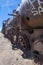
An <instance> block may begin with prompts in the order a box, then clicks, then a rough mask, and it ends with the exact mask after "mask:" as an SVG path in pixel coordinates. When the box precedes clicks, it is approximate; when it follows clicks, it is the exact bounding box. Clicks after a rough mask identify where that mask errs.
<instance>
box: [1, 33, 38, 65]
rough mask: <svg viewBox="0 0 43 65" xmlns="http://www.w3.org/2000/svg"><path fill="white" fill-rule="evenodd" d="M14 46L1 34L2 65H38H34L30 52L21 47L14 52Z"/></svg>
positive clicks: (16, 47)
mask: <svg viewBox="0 0 43 65" xmlns="http://www.w3.org/2000/svg"><path fill="white" fill-rule="evenodd" d="M12 47H13V46H12V44H11V43H10V41H9V40H8V39H7V38H4V35H3V34H2V33H0V65H38V64H37V63H36V64H35V63H34V60H33V59H32V55H31V52H30V51H26V50H25V49H24V48H22V47H20V46H16V45H15V48H14V50H12Z"/></svg>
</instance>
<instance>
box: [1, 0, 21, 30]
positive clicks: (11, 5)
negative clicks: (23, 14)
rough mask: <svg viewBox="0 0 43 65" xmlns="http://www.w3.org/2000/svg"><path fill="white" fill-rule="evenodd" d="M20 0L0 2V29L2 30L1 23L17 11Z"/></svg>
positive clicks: (3, 0)
mask: <svg viewBox="0 0 43 65" xmlns="http://www.w3.org/2000/svg"><path fill="white" fill-rule="evenodd" d="M20 2H21V0H0V29H1V28H2V21H3V20H5V19H7V18H9V16H8V14H9V13H12V11H13V10H14V9H17V7H18V4H19V3H20Z"/></svg>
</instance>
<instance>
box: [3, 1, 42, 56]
mask: <svg viewBox="0 0 43 65" xmlns="http://www.w3.org/2000/svg"><path fill="white" fill-rule="evenodd" d="M18 9H19V10H18ZM18 9H17V10H13V13H12V14H8V15H10V16H12V18H8V19H7V20H4V21H3V27H2V33H3V34H4V35H5V36H7V37H8V38H9V40H10V41H11V43H12V44H16V43H17V44H20V45H22V46H23V47H25V48H26V49H27V50H32V51H34V53H36V55H38V54H40V55H41V56H43V2H42V1H40V0H34V1H33V0H26V2H25V4H22V5H20V6H19V7H18Z"/></svg>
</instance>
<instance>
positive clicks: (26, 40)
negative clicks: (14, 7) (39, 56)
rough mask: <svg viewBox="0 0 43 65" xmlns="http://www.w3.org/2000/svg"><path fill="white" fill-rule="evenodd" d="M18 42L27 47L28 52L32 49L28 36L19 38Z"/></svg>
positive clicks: (24, 35) (22, 35)
mask: <svg viewBox="0 0 43 65" xmlns="http://www.w3.org/2000/svg"><path fill="white" fill-rule="evenodd" d="M18 42H19V43H20V45H22V46H23V47H25V48H26V49H27V50H30V49H31V45H30V42H29V38H28V37H27V35H26V34H21V35H20V36H19V39H18Z"/></svg>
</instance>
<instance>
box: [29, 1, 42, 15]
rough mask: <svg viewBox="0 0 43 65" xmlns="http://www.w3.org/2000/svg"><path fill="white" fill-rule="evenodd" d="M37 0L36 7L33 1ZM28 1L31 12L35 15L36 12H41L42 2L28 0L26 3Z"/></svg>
mask: <svg viewBox="0 0 43 65" xmlns="http://www.w3.org/2000/svg"><path fill="white" fill-rule="evenodd" d="M35 2H37V3H38V9H36V7H35V5H34V3H35ZM29 3H30V6H31V7H32V8H31V13H32V14H33V15H34V16H35V15H37V14H39V15H41V12H43V7H42V6H41V5H43V2H42V1H40V0H28V4H29Z"/></svg>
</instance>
